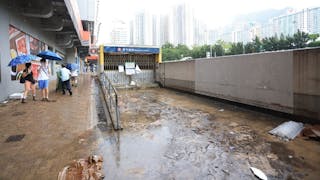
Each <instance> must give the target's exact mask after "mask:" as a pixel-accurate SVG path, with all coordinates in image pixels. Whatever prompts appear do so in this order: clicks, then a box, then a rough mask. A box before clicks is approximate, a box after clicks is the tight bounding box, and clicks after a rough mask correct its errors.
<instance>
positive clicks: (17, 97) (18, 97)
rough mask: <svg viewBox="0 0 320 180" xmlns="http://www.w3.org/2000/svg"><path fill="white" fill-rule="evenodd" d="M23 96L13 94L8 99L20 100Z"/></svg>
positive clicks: (21, 94)
mask: <svg viewBox="0 0 320 180" xmlns="http://www.w3.org/2000/svg"><path fill="white" fill-rule="evenodd" d="M22 96H23V93H13V94H11V95H10V96H9V99H21V98H22Z"/></svg>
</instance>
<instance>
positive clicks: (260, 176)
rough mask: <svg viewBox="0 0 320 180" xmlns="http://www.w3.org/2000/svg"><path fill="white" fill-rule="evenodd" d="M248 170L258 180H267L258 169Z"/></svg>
mask: <svg viewBox="0 0 320 180" xmlns="http://www.w3.org/2000/svg"><path fill="white" fill-rule="evenodd" d="M250 170H251V171H252V173H253V174H254V175H255V176H257V177H258V178H259V179H262V180H267V179H268V178H267V176H266V175H265V174H264V173H263V172H262V171H261V170H260V169H258V168H255V167H250Z"/></svg>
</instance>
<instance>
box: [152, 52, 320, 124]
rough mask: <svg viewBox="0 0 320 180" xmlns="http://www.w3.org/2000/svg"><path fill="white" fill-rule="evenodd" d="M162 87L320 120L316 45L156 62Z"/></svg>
mask: <svg viewBox="0 0 320 180" xmlns="http://www.w3.org/2000/svg"><path fill="white" fill-rule="evenodd" d="M157 76H158V78H157V80H158V81H159V82H160V83H161V84H162V85H163V86H165V87H170V88H175V89H180V90H184V91H189V92H194V93H198V94H202V95H207V96H212V97H217V98H222V99H226V100H230V101H235V102H240V103H244V104H249V105H254V106H258V107H262V108H267V109H272V110H275V111H280V112H286V113H290V114H296V115H303V116H306V117H311V118H316V119H320V48H315V49H301V50H294V51H281V52H266V53H259V54H249V55H237V56H226V57H217V58H212V59H198V60H191V61H176V62H166V63H162V64H160V65H159V68H158V70H157Z"/></svg>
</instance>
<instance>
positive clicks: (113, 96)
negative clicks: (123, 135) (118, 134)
mask: <svg viewBox="0 0 320 180" xmlns="http://www.w3.org/2000/svg"><path fill="white" fill-rule="evenodd" d="M100 82H101V85H102V89H103V95H104V100H105V102H106V105H107V108H108V111H109V115H110V118H111V122H112V125H113V128H114V129H115V130H121V129H122V128H121V125H120V112H119V104H118V91H117V90H116V88H115V87H114V86H113V85H112V83H111V81H110V79H109V78H108V77H107V75H106V74H105V73H101V75H100Z"/></svg>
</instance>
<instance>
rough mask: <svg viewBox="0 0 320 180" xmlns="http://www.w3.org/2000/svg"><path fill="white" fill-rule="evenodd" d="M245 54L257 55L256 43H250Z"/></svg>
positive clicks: (246, 46) (245, 47)
mask: <svg viewBox="0 0 320 180" xmlns="http://www.w3.org/2000/svg"><path fill="white" fill-rule="evenodd" d="M244 49H245V53H248V54H249V53H255V52H256V48H255V43H254V42H248V43H247V44H246V45H245V46H244Z"/></svg>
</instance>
